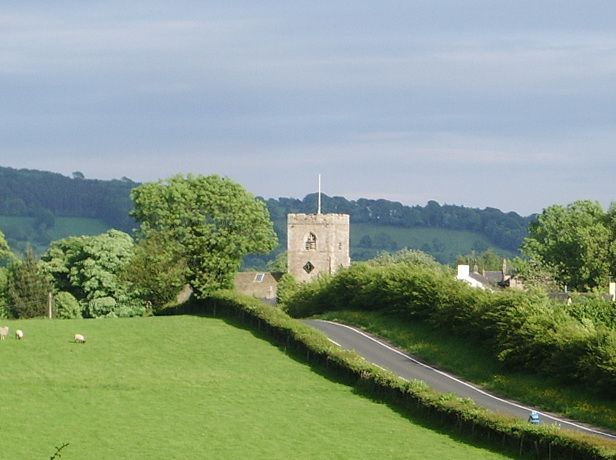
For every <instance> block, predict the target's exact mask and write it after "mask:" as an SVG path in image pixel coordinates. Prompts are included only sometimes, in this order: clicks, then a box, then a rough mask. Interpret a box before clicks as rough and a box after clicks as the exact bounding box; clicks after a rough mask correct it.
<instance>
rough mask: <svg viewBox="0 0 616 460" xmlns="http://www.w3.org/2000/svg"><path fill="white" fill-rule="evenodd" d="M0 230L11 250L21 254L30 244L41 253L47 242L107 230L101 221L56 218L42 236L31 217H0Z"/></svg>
mask: <svg viewBox="0 0 616 460" xmlns="http://www.w3.org/2000/svg"><path fill="white" fill-rule="evenodd" d="M0 230H1V231H2V233H4V235H5V236H6V239H7V241H8V243H9V246H10V247H11V249H12V250H13V251H15V252H23V251H24V249H25V248H26V246H27V245H28V244H30V245H31V246H32V247H33V248H34V250H35V252H37V253H42V252H44V251H45V250H46V249H47V247H48V246H49V242H51V241H55V240H60V239H62V238H66V237H68V236H78V235H99V234H101V233H104V232H106V231H107V230H109V226H108V225H107V224H105V222H103V221H102V220H99V219H91V218H87V217H56V218H55V225H54V226H53V227H52V228H51V229H49V230H47V231H46V232H45V233H44V234H43V235H42V234H41V233H40V232H39V231H38V229H37V228H36V225H35V219H34V218H33V217H15V216H2V215H0Z"/></svg>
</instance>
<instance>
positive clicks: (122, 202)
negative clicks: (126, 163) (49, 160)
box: [0, 167, 139, 232]
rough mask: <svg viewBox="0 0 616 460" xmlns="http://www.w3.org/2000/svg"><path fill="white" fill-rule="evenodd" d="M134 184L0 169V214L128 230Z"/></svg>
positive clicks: (49, 222) (74, 174) (128, 181)
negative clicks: (83, 220) (87, 221)
mask: <svg viewBox="0 0 616 460" xmlns="http://www.w3.org/2000/svg"><path fill="white" fill-rule="evenodd" d="M137 185H139V184H137V183H135V182H133V181H131V180H130V179H128V178H123V179H121V180H116V179H114V180H96V179H86V178H84V176H83V174H81V173H79V172H75V173H73V177H72V178H70V177H66V176H63V175H62V174H57V173H51V172H47V171H37V170H31V169H13V168H5V167H0V215H5V216H27V217H34V218H36V219H38V220H40V221H41V223H42V224H46V225H49V224H52V223H53V218H54V216H62V217H91V218H96V219H101V220H102V221H104V222H105V223H106V224H107V225H109V227H111V228H115V229H118V230H123V231H127V232H128V231H131V229H132V228H133V227H134V225H135V221H134V220H133V219H131V217H130V216H129V212H130V210H131V209H132V202H131V199H130V191H131V190H132V189H133V188H134V187H136V186H137Z"/></svg>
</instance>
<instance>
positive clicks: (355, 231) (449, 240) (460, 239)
mask: <svg viewBox="0 0 616 460" xmlns="http://www.w3.org/2000/svg"><path fill="white" fill-rule="evenodd" d="M379 234H381V235H380V236H379ZM366 235H367V236H369V237H370V240H371V241H372V244H373V246H374V245H375V243H378V242H379V241H381V242H382V241H383V240H384V238H383V236H382V235H387V236H388V237H389V238H390V239H391V240H392V241H394V242H395V243H396V247H397V248H398V249H402V248H404V247H407V248H410V249H420V250H422V251H424V252H428V253H430V254H432V255H433V256H435V257H436V258H437V259H438V260H439V261H440V262H443V263H451V262H454V261H455V259H456V257H457V256H458V255H465V254H470V253H471V251H473V250H474V251H475V252H477V253H481V252H483V251H485V250H486V249H492V250H494V252H496V253H497V254H501V255H503V256H505V257H511V256H512V255H513V253H512V252H511V251H507V250H503V249H500V248H497V247H495V246H494V245H493V244H492V243H491V242H490V241H489V240H488V239H487V238H486V237H485V236H483V235H481V234H479V233H474V232H469V231H462V230H445V229H441V228H402V227H393V226H385V225H373V224H351V250H352V252H354V253H355V256H356V257H355V258H361V259H366V258H370V257H373V256H374V255H375V254H376V253H377V252H378V251H379V250H383V249H379V248H372V249H371V248H365V247H360V246H359V244H360V241H361V240H362V237H364V236H366ZM385 240H386V239H385ZM362 256H363V257H362Z"/></svg>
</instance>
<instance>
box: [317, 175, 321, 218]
mask: <svg viewBox="0 0 616 460" xmlns="http://www.w3.org/2000/svg"><path fill="white" fill-rule="evenodd" d="M317 203H318V204H317V214H321V175H320V174H319V195H318V198H317Z"/></svg>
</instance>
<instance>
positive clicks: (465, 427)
mask: <svg viewBox="0 0 616 460" xmlns="http://www.w3.org/2000/svg"><path fill="white" fill-rule="evenodd" d="M162 314H206V315H213V316H222V317H227V318H232V319H234V320H236V321H241V322H242V323H243V324H245V325H246V326H247V327H250V328H252V329H254V330H258V331H260V332H261V334H263V335H264V336H266V337H268V338H269V339H270V340H271V341H272V342H273V343H275V344H277V345H280V346H283V347H285V348H286V349H287V350H288V351H289V352H290V353H294V354H297V355H300V356H302V357H303V358H304V359H306V360H307V361H308V362H310V363H313V364H317V365H320V366H324V367H325V368H327V369H328V371H329V372H332V373H334V374H335V375H336V376H337V377H338V378H344V380H345V381H346V382H347V383H348V384H351V385H353V386H355V387H356V388H358V389H361V390H362V391H364V392H366V393H368V394H370V395H372V396H373V397H376V398H379V399H380V400H383V401H385V402H387V403H389V404H392V405H394V406H395V407H397V408H399V409H402V410H405V411H407V413H409V414H412V416H413V417H414V418H418V419H422V420H425V421H428V422H430V423H432V424H433V425H434V426H439V427H445V428H446V429H449V430H455V431H456V432H457V433H458V434H459V435H462V436H466V437H469V438H472V439H475V440H479V441H481V442H485V443H488V444H490V445H492V446H493V447H495V448H497V449H501V450H504V451H509V452H515V453H516V454H518V455H520V456H524V457H526V458H552V459H557V458H558V459H580V460H584V459H616V445H615V444H614V443H612V442H609V441H607V440H603V439H600V438H595V437H590V436H586V435H583V434H578V433H574V432H570V431H561V430H559V429H558V428H556V427H553V426H538V427H536V426H532V425H529V424H528V423H525V422H523V421H520V420H518V419H514V418H510V417H504V416H500V415H496V414H493V413H491V412H488V411H486V410H484V409H482V408H480V407H478V406H476V405H475V404H474V403H473V402H472V401H470V400H469V399H461V398H457V397H454V396H452V395H448V394H444V395H443V394H438V393H436V392H434V391H432V390H431V389H429V388H428V387H427V386H426V385H425V384H424V383H423V382H418V381H410V382H409V381H406V380H403V379H401V378H398V377H397V376H395V375H394V374H392V373H391V372H388V371H385V370H383V369H380V368H377V367H376V366H373V365H371V364H369V363H367V362H366V361H365V360H364V359H363V358H361V357H360V356H358V355H357V354H355V353H354V352H350V351H346V350H342V349H340V348H338V347H336V346H334V345H333V344H332V343H331V342H330V341H329V340H327V338H326V337H325V336H324V335H323V334H322V333H320V332H319V331H316V330H315V329H313V328H311V327H309V326H306V325H304V324H302V323H300V322H298V321H295V320H293V319H292V318H290V317H289V316H288V315H286V314H285V313H284V312H283V311H281V310H280V309H278V308H276V307H272V306H270V305H267V304H263V303H261V302H259V301H257V300H255V299H253V298H250V297H244V296H240V295H238V294H235V293H233V292H229V291H221V292H217V293H215V294H213V295H211V296H210V297H208V298H206V299H204V300H202V301H195V302H193V303H189V304H185V305H181V306H179V307H175V308H172V309H167V310H164V311H163V312H162Z"/></svg>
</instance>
